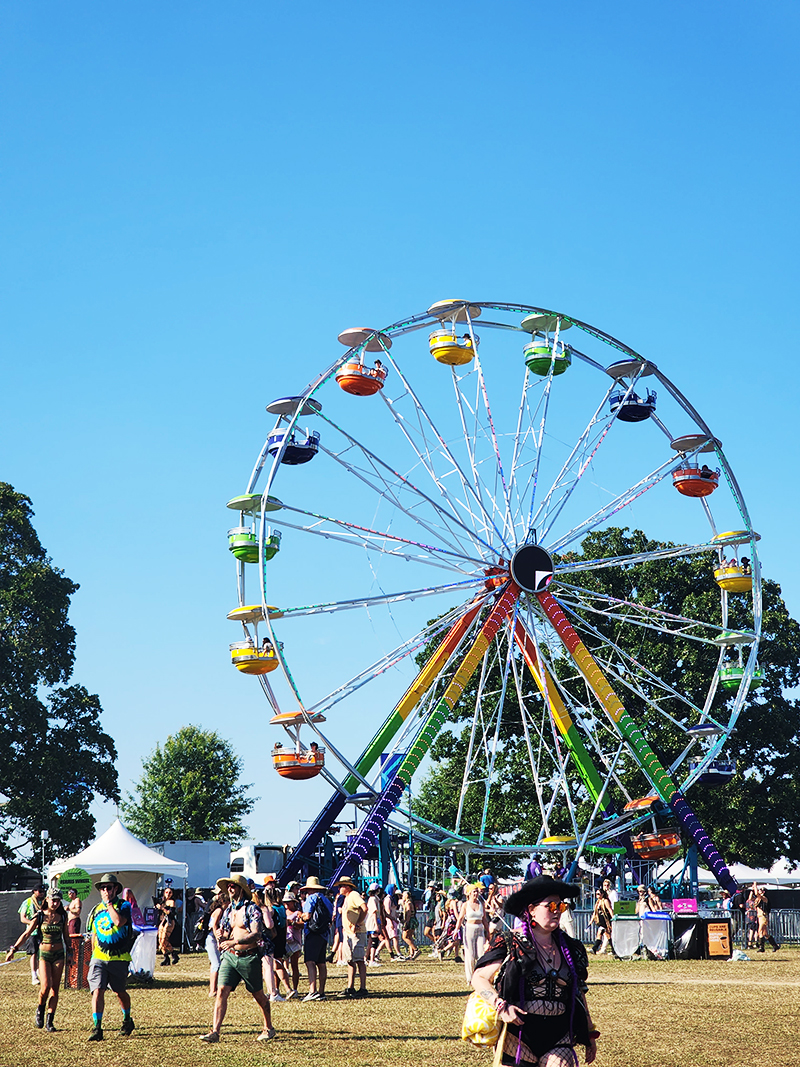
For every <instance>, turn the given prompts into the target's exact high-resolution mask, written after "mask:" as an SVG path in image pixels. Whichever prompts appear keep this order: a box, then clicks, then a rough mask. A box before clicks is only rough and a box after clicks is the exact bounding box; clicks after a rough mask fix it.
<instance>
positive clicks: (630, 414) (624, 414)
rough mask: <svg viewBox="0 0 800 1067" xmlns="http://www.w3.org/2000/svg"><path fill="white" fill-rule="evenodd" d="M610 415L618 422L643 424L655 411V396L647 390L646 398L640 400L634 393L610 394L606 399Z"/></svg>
mask: <svg viewBox="0 0 800 1067" xmlns="http://www.w3.org/2000/svg"><path fill="white" fill-rule="evenodd" d="M608 402H609V404H610V405H611V414H612V415H616V416H617V418H618V419H619V421H620V422H644V420H645V419H649V418H650V416H651V415H652V414H653V412H654V411H655V410H656V394H655V393H654V392H652V391H651V390H649V389H648V391H647V397H646V398H645V399H644V400H642V399H641V397H639V396H637V395H636V393H630V394H629V395H628V396H627V397H626V396H625V393H612V394H611V396H610V397H609V398H608Z"/></svg>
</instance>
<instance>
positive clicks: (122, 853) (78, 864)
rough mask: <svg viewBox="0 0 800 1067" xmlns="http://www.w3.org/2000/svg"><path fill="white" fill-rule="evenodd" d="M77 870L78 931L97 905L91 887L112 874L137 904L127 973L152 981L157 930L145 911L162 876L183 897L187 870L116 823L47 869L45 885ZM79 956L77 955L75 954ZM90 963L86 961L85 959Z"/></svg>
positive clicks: (80, 968) (94, 891) (95, 895)
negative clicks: (81, 884)
mask: <svg viewBox="0 0 800 1067" xmlns="http://www.w3.org/2000/svg"><path fill="white" fill-rule="evenodd" d="M75 870H77V871H79V872H81V873H83V872H85V874H87V875H88V876H89V880H88V883H87V886H86V889H87V890H88V892H87V895H86V896H85V897H84V896H83V893H81V894H80V895H81V897H82V904H83V908H82V913H81V930H84V929H85V923H86V919H87V917H88V915H89V913H90V912H91V910H92V908H93V907H94V906H95V904H99V903H100V894H99V893H98V892H97V890H96V889H95V888H94V882H95V880H98V879H100V878H101V877H102V875H104V874H107V873H110V874H115V875H116V876H117V878H118V879H119V880H120V882H122V884H123V886H124V887H125V888H126V889H130V890H131V892H132V894H133V897H134V898H135V900H136V903H137V907H135V908H134V909H133V916H134V926H135V927H136V929H137V930H138V931H139V937H137V939H136V942H135V944H134V946H133V950H132V952H131V967H130V970H131V974H137V975H139V976H141V977H145V976H150V977H152V975H153V971H154V968H155V962H156V940H157V935H156V926H155V925H154V924H153V923H147V922H146V921H145V919H144V914H145V911H146V909H147V910H152V908H151V906H152V902H153V897H154V896H155V892H156V880H157V878H158V876H159V875H165V876H167V877H170V878H172V879H173V880H175V881H176V882H177V883H179V884H180V885H181V886H182V888H183V896H184V899H185V897H186V879H187V877H188V873H189V870H188V865H187V864H186V863H179V862H177V861H176V860H171V859H168V858H167V857H166V856H162V855H161V854H160V853H158V852H155V851H154V850H153V849H151V848H148V847H147V845H145V844H144V843H143V842H142V841H140V840H139V838H138V837H134V836H133V834H132V833H131V832H130V830H128V829H126V828H125V827H124V826H123V825H122V823H121V822H120V820H119V819H116V820H115V821H114V822H113V823H112V824H111V826H110V827H109V828H108V830H106V832H105V833H104V834H101V835H100V837H98V838H97V839H96V840H94V841H93V842H92V843H91V845H89V846H88V847H87V848H85V849H84V850H83V852H79V853H78V854H77V855H76V856H70V857H69V858H68V859H59V860H56V861H55V862H54V863H51V864H50V867H49V868H48V870H47V881H48V883H49V884H52V883H54V882H57V881H58V879H59V878H60V876H61V875H64V874H66V873H67V872H70V874H72V872H74V871H75ZM76 956H77V954H76ZM87 964H88V960H87ZM82 970H83V968H82V967H79V968H77V972H76V981H77V984H78V985H81V984H82V982H81V978H82V974H81V972H82Z"/></svg>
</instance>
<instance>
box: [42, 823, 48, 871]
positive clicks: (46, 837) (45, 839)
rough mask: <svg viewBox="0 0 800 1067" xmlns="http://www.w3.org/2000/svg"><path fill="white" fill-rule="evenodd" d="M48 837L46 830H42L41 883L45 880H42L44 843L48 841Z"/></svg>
mask: <svg viewBox="0 0 800 1067" xmlns="http://www.w3.org/2000/svg"><path fill="white" fill-rule="evenodd" d="M49 837H50V834H49V833H48V832H47V830H42V881H43V882H44V880H45V878H44V846H45V844H46V842H47V841H48V839H49Z"/></svg>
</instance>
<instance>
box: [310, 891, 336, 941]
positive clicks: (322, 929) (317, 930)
mask: <svg viewBox="0 0 800 1067" xmlns="http://www.w3.org/2000/svg"><path fill="white" fill-rule="evenodd" d="M329 907H330V905H327V907H326V901H325V898H324V897H323V896H322V894H321V893H318V894H317V899H316V900H315V901H314V907H313V908H312V910H311V914H310V915H309V917H308V922H307V923H306V930H308V932H309V933H311V934H321V935H322V936H323V937H327V935H328V931H329V930H330V928H331V918H332V916H333V909H332V908H331V910H330V911H329V910H328V908H329Z"/></svg>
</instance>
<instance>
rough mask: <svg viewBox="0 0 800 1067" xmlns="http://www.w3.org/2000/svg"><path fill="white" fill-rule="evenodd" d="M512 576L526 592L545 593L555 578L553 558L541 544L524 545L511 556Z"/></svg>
mask: <svg viewBox="0 0 800 1067" xmlns="http://www.w3.org/2000/svg"><path fill="white" fill-rule="evenodd" d="M509 569H510V571H511V577H512V578H513V579H514V581H515V582H516V583H517V585H518V586H519V587H520V589H523V590H524V591H525V592H526V593H543V592H544V590H545V589H546V588H547V587H548V585H549V584H550V582H551V580H552V578H553V569H554V568H553V560H552V557H551V556H550V553H549V552H545V550H544V549H543V548H541V547H540V546H539V545H523V546H522V548H518V549H517V551H516V552H515V553H514V555H513V556H512V558H511V566H510V568H509Z"/></svg>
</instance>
